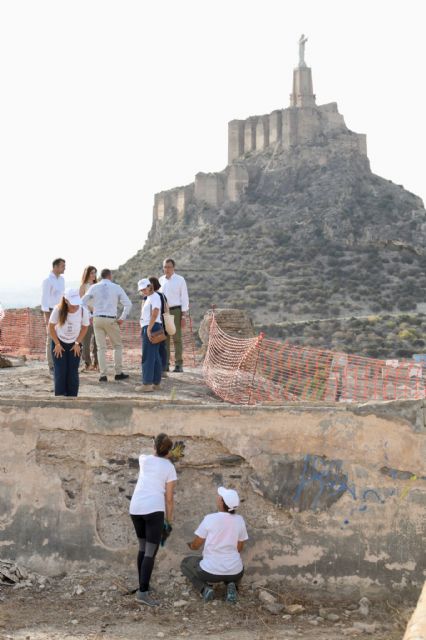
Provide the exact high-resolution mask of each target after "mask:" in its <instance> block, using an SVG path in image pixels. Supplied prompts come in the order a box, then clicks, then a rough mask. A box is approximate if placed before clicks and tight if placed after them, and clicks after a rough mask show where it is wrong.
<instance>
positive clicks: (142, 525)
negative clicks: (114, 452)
mask: <svg viewBox="0 0 426 640" xmlns="http://www.w3.org/2000/svg"><path fill="white" fill-rule="evenodd" d="M172 447H173V443H172V441H171V440H170V438H169V437H168V436H167V434H165V433H160V434H158V436H157V437H156V438H155V439H154V449H155V454H154V455H141V456H139V469H140V470H139V478H138V481H137V484H136V487H135V490H134V492H133V496H132V499H131V501H130V507H129V512H130V517H131V519H132V522H133V526H134V527H135V531H136V535H137V537H138V541H139V552H138V558H137V567H138V575H139V590H138V591H137V592H136V600H137V601H138V602H140V603H141V604H147V605H148V606H150V607H155V606H158V604H159V603H158V602H157V601H156V600H154V599H153V598H152V597H151V596H150V594H149V593H148V592H149V581H150V578H151V574H152V570H153V568H154V559H155V555H156V553H157V551H158V547H159V545H160V542H161V537H162V535H163V530H166V531H167V532H168V533H170V532H171V529H172V526H171V525H172V522H173V508H174V489H175V486H176V480H177V476H176V469H175V468H174V465H173V464H172V463H171V462H170V460H168V459H167V456H168V454H169V453H170V451H171V449H172Z"/></svg>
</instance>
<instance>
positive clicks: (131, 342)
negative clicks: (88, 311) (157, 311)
mask: <svg viewBox="0 0 426 640" xmlns="http://www.w3.org/2000/svg"><path fill="white" fill-rule="evenodd" d="M121 335H122V339H123V361H124V363H125V364H127V363H128V364H137V365H139V364H140V361H141V328H140V325H139V322H138V321H136V320H126V322H124V323H123V324H122V325H121ZM182 341H183V353H184V364H185V365H186V366H188V367H194V366H195V342H194V333H193V328H192V320H191V316H188V322H187V323H186V326H185V329H184V330H183V332H182ZM171 344H172V347H171V354H170V355H171V360H172V361H173V340H172V341H171ZM0 353H3V354H8V355H11V356H13V355H15V356H23V355H25V356H26V357H27V358H33V359H36V360H43V359H44V358H45V354H46V327H45V323H44V317H43V315H42V314H41V312H37V311H34V310H33V309H6V310H5V311H4V317H3V319H2V320H0ZM107 357H109V358H111V357H112V352H111V350H108V352H107Z"/></svg>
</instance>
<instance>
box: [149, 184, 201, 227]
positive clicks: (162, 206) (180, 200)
mask: <svg viewBox="0 0 426 640" xmlns="http://www.w3.org/2000/svg"><path fill="white" fill-rule="evenodd" d="M193 200H194V185H193V184H189V185H186V186H184V187H176V188H174V189H169V190H168V191H161V192H160V193H156V194H155V196H154V207H153V221H154V223H156V222H162V221H163V220H164V219H165V218H167V217H169V216H173V215H177V218H178V219H179V220H182V219H183V218H184V216H185V211H186V208H187V206H188V204H190V203H191V202H193Z"/></svg>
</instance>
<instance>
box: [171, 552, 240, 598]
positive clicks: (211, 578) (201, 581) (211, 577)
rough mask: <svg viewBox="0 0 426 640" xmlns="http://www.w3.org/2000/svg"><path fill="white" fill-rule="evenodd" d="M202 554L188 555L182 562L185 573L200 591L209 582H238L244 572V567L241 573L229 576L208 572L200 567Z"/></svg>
mask: <svg viewBox="0 0 426 640" xmlns="http://www.w3.org/2000/svg"><path fill="white" fill-rule="evenodd" d="M200 560H201V558H200V556H186V558H184V559H183V560H182V562H181V564H180V568H181V571H182V573H183V575H184V576H185V577H186V578H188V579H189V580H190V581H191V582H192V584H193V585H194V587H195V588H196V589H197V590H198V591H202V590H203V588H204V587H205V586H206V583H208V582H213V583H214V582H224V583H225V584H229V582H235V584H237V583H238V582H239V581H240V580H241V578H242V577H243V574H244V569H243V570H242V571H241V572H240V573H236V574H235V575H232V576H231V575H229V576H222V575H221V576H219V575H215V574H214V573H208V572H207V571H204V570H203V569H202V568H201V567H200Z"/></svg>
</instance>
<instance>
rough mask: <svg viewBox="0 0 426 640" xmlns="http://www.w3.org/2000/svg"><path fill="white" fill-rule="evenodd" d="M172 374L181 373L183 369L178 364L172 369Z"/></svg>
mask: <svg viewBox="0 0 426 640" xmlns="http://www.w3.org/2000/svg"><path fill="white" fill-rule="evenodd" d="M173 373H183V367H182V365H180V364H177V365H176V366H175V368H174V369H173Z"/></svg>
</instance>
